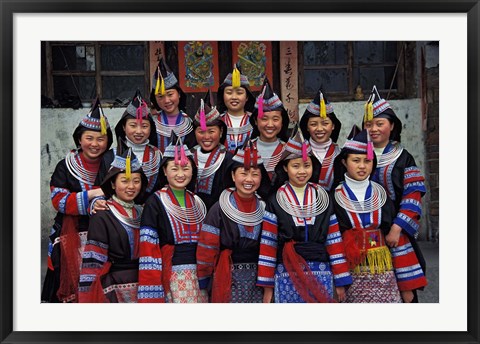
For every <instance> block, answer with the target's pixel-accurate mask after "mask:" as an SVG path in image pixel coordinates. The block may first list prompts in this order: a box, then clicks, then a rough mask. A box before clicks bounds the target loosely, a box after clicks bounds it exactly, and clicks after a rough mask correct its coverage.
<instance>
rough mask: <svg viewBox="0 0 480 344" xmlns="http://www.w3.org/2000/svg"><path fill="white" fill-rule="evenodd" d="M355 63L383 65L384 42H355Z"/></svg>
mask: <svg viewBox="0 0 480 344" xmlns="http://www.w3.org/2000/svg"><path fill="white" fill-rule="evenodd" d="M353 55H354V63H355V64H356V65H358V64H359V63H361V64H365V63H382V62H383V60H384V47H383V42H355V45H354V53H353Z"/></svg>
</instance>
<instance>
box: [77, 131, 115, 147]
mask: <svg viewBox="0 0 480 344" xmlns="http://www.w3.org/2000/svg"><path fill="white" fill-rule="evenodd" d="M87 130H89V131H95V132H97V133H99V132H100V130H95V129H89V128H87V127H84V126H83V125H79V126H78V127H77V128H76V129H75V131H74V132H73V140H74V141H75V145H76V146H77V148H80V139H81V138H82V134H83V133H84V132H86V131H87ZM112 143H113V134H112V130H111V129H110V128H107V149H105V152H106V151H108V150H109V149H110V146H111V145H112Z"/></svg>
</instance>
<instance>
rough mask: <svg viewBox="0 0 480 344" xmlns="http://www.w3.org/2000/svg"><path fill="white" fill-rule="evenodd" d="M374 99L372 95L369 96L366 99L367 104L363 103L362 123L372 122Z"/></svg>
mask: <svg viewBox="0 0 480 344" xmlns="http://www.w3.org/2000/svg"><path fill="white" fill-rule="evenodd" d="M374 98H375V96H374V95H373V94H371V95H370V96H369V97H368V99H367V102H366V103H365V106H364V107H365V111H364V115H363V121H364V122H368V121H371V120H373V99H374Z"/></svg>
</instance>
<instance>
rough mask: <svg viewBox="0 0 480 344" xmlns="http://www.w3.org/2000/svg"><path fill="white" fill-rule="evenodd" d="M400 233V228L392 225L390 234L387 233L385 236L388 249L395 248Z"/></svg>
mask: <svg viewBox="0 0 480 344" xmlns="http://www.w3.org/2000/svg"><path fill="white" fill-rule="evenodd" d="M401 232H402V227H400V226H399V225H397V224H393V225H392V227H390V232H388V234H387V236H386V237H385V241H386V242H387V245H388V246H389V247H397V246H398V241H399V240H400V233H401Z"/></svg>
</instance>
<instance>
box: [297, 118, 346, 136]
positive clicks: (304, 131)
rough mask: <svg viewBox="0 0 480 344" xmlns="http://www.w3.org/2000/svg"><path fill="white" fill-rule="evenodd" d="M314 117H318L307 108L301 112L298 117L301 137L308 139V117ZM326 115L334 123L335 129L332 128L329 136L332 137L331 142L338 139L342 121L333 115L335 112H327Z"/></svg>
mask: <svg viewBox="0 0 480 344" xmlns="http://www.w3.org/2000/svg"><path fill="white" fill-rule="evenodd" d="M315 117H317V118H318V117H320V116H319V115H315V114H313V113H311V112H310V111H308V110H305V112H304V113H303V116H302V119H300V124H299V127H300V130H302V134H303V137H304V138H305V140H309V139H310V133H309V132H308V120H309V119H310V118H315ZM327 117H328V118H330V120H331V121H332V122H333V125H335V129H333V131H332V134H331V135H330V138H331V139H332V141H333V142H337V140H338V135H340V129H341V128H342V123H341V122H340V120H339V119H338V118H337V116H335V113H334V112H332V113H329V114H327Z"/></svg>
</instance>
